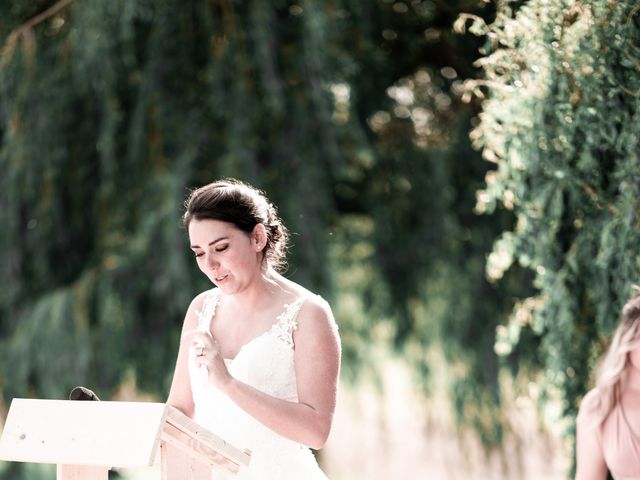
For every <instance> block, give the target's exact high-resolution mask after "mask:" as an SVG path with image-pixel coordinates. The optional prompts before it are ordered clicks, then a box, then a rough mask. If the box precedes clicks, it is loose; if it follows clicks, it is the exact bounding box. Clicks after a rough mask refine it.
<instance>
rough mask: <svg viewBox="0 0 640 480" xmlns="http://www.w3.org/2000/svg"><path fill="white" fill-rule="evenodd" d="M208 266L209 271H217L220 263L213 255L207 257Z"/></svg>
mask: <svg viewBox="0 0 640 480" xmlns="http://www.w3.org/2000/svg"><path fill="white" fill-rule="evenodd" d="M206 264H207V268H208V269H209V270H217V268H218V267H219V266H220V262H218V261H217V260H216V259H215V258H214V256H213V255H207V260H206Z"/></svg>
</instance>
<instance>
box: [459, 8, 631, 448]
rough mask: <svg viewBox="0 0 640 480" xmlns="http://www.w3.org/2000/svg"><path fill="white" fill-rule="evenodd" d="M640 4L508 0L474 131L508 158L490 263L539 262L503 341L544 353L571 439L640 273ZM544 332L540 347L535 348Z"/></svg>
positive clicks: (481, 202) (486, 152)
mask: <svg viewBox="0 0 640 480" xmlns="http://www.w3.org/2000/svg"><path fill="white" fill-rule="evenodd" d="M639 13H640V9H639V8H638V6H637V4H636V3H635V2H610V1H604V0H603V1H599V0H592V1H588V2H577V1H572V0H554V1H530V2H524V4H523V2H512V1H505V2H502V4H501V6H500V8H499V11H498V15H497V18H496V21H495V22H494V23H493V24H491V25H489V26H487V25H485V24H484V22H483V21H481V20H480V19H477V18H476V19H473V18H472V17H468V16H467V17H462V18H461V23H464V22H466V24H467V25H469V26H470V28H471V29H472V31H475V32H476V33H479V34H482V35H485V38H486V41H487V44H486V47H485V48H486V50H485V56H484V57H483V58H482V59H481V60H480V61H479V64H480V65H481V66H482V68H483V69H484V80H482V81H476V82H470V83H469V84H468V86H469V87H470V89H471V90H475V92H476V93H477V94H479V95H482V96H484V95H486V96H487V97H488V98H487V99H486V100H485V101H484V103H483V113H482V114H481V123H480V124H479V126H478V127H477V128H476V129H475V130H474V131H473V133H472V137H473V139H474V142H475V144H476V146H477V147H478V148H481V149H482V153H483V156H484V158H485V159H486V160H488V161H490V162H493V163H494V164H495V168H494V169H492V170H491V171H490V172H488V173H487V176H486V179H485V185H484V188H483V189H481V190H480V191H479V192H478V198H477V200H478V201H477V205H476V209H477V210H478V211H479V212H493V211H496V210H497V209H500V208H501V209H507V210H511V211H513V212H514V214H515V215H516V218H517V223H516V226H515V228H514V229H513V230H509V231H505V232H504V233H503V234H502V236H501V237H500V238H499V239H498V240H497V241H496V243H495V245H494V249H493V253H492V254H491V255H490V256H489V258H488V264H487V273H488V276H489V277H490V278H492V279H493V280H495V281H498V280H499V279H500V278H501V277H502V275H503V274H504V273H505V272H506V271H507V270H508V269H509V268H512V265H514V264H515V265H520V266H522V267H524V268H526V269H529V270H530V271H531V272H532V274H533V275H534V276H535V278H534V286H535V292H534V294H533V295H531V296H529V297H526V298H522V299H521V301H520V302H518V304H517V305H516V307H515V309H514V311H513V314H512V315H511V319H510V321H509V322H508V323H506V324H505V325H503V326H502V327H501V328H499V329H498V332H497V333H498V336H497V343H496V350H497V351H498V353H500V354H502V355H505V356H520V358H521V364H525V365H526V358H527V355H524V356H522V355H521V354H522V352H524V351H527V352H529V353H530V354H532V355H529V356H528V358H529V359H532V358H534V357H537V358H538V359H542V360H541V363H542V365H543V366H544V371H545V372H546V373H545V376H544V382H545V386H546V388H545V391H546V392H547V393H548V395H549V397H548V398H550V399H552V400H553V401H554V402H559V405H560V406H561V417H562V418H564V419H565V420H567V421H566V427H567V430H566V432H567V435H569V437H571V436H572V435H573V426H574V422H573V419H574V417H575V414H576V411H577V408H578V405H579V401H580V399H581V397H582V396H583V395H584V393H585V392H586V390H587V389H588V388H589V386H590V385H591V384H590V380H591V377H592V371H593V367H594V362H595V360H596V358H597V357H598V356H599V355H600V354H601V353H602V351H603V346H604V345H605V344H606V339H607V337H608V336H609V334H610V333H611V331H612V329H613V328H614V326H615V325H616V324H617V321H618V318H619V312H620V308H621V306H622V304H623V303H624V302H625V301H626V299H627V298H628V296H629V295H630V292H631V286H632V284H633V283H637V282H638V280H639V279H640V257H639V256H638V252H637V245H638V242H639V241H640V220H639V213H640V204H639V200H638V199H639V198H640V196H639V194H640V176H639V175H638V172H640V158H639V153H640V144H639V139H640V130H639V128H638V125H640V123H639V120H640V108H639V107H640V90H639V85H640V50H639V49H638V45H640V15H639ZM535 338H537V339H538V341H539V347H536V348H534V349H531V348H530V345H531V342H535Z"/></svg>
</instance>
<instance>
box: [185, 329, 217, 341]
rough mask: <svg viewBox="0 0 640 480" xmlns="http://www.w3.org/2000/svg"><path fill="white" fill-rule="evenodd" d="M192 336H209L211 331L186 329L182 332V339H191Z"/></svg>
mask: <svg viewBox="0 0 640 480" xmlns="http://www.w3.org/2000/svg"><path fill="white" fill-rule="evenodd" d="M193 338H211V332H208V331H205V330H195V329H194V330H187V331H186V332H182V339H183V340H191V339H193Z"/></svg>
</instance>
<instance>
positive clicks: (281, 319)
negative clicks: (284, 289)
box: [273, 297, 306, 348]
mask: <svg viewBox="0 0 640 480" xmlns="http://www.w3.org/2000/svg"><path fill="white" fill-rule="evenodd" d="M305 300H306V297H298V299H297V300H296V301H295V302H293V303H291V304H288V303H287V304H285V306H284V312H282V313H281V314H280V315H278V321H277V322H276V323H275V324H274V325H273V334H274V335H275V337H276V338H277V339H278V340H280V341H281V342H283V343H284V344H285V345H287V346H288V347H289V348H293V331H294V330H295V329H296V328H298V312H299V311H300V307H302V304H303V303H304V301H305Z"/></svg>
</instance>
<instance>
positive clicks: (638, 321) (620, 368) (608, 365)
mask: <svg viewBox="0 0 640 480" xmlns="http://www.w3.org/2000/svg"><path fill="white" fill-rule="evenodd" d="M633 290H634V293H633V295H632V296H631V298H630V299H629V300H628V301H627V303H626V304H625V305H624V307H623V308H622V315H621V318H620V324H619V325H618V328H616V331H615V333H614V334H613V338H612V340H611V344H610V345H609V348H608V349H607V353H606V354H605V356H604V359H603V360H602V364H601V366H600V369H599V373H598V377H597V380H596V387H597V389H598V398H599V405H598V407H599V408H598V410H599V411H598V424H602V422H604V421H605V420H606V419H607V417H608V416H609V413H611V410H612V409H613V407H615V405H616V403H617V402H618V399H619V395H620V385H621V381H622V379H623V374H624V373H625V371H626V369H627V367H628V366H629V361H630V360H629V352H631V351H633V350H635V349H636V348H638V347H639V346H640V339H639V338H638V337H639V335H638V334H639V332H640V286H638V285H634V286H633Z"/></svg>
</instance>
